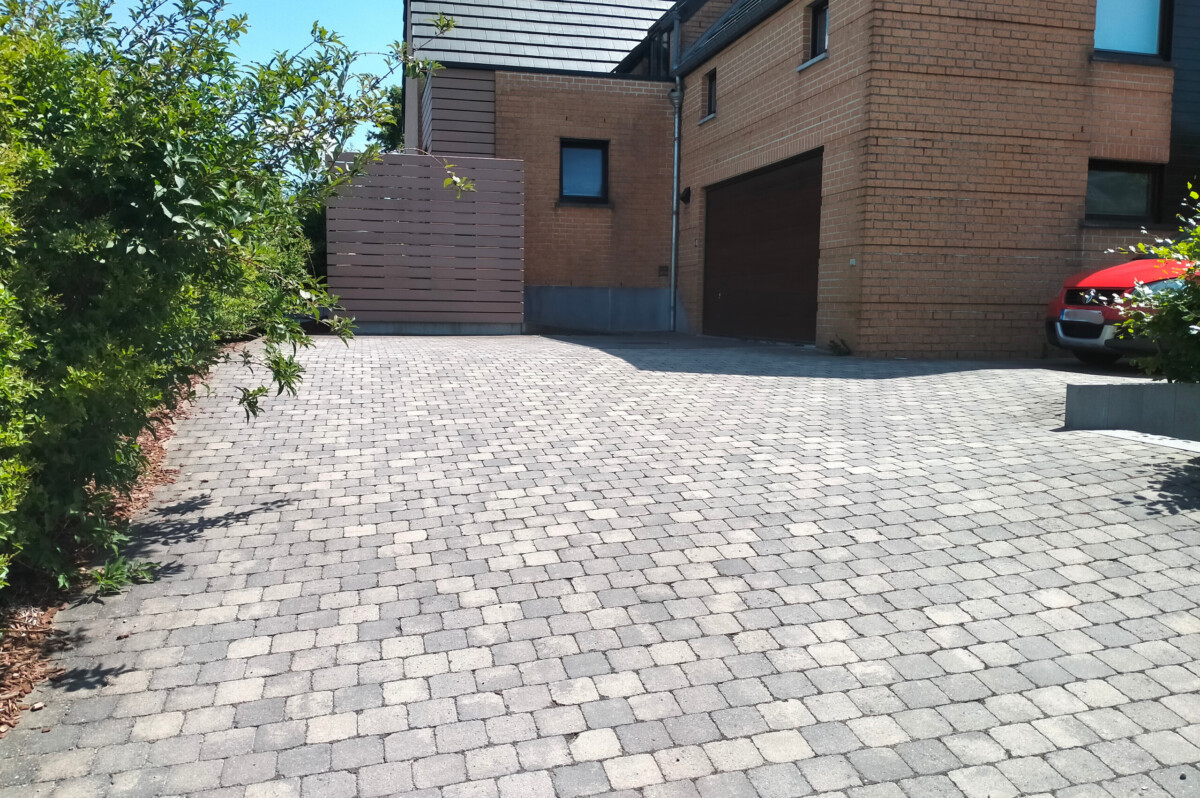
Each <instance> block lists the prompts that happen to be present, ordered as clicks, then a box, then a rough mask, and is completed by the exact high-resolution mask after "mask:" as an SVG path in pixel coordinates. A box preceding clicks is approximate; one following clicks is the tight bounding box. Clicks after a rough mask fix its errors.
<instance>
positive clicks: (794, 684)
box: [0, 338, 1200, 798]
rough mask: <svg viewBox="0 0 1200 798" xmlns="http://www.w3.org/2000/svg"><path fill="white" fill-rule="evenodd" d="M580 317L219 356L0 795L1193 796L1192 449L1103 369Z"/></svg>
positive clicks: (24, 732) (25, 729)
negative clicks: (1130, 426) (633, 328)
mask: <svg viewBox="0 0 1200 798" xmlns="http://www.w3.org/2000/svg"><path fill="white" fill-rule="evenodd" d="M584 343H590V344H595V343H596V342H584ZM601 343H603V345H604V346H605V347H606V348H607V351H604V350H602V349H599V348H596V347H595V346H593V345H581V344H580V343H572V342H563V341H554V340H548V339H542V338H507V339H424V340H422V339H383V338H374V339H363V340H359V341H358V342H356V343H354V344H353V345H352V346H351V347H350V348H348V349H347V348H345V347H343V346H342V345H341V344H339V343H337V342H335V341H331V340H322V341H320V342H319V345H318V346H317V348H316V349H315V350H314V351H312V352H311V353H309V354H308V355H307V356H306V361H307V364H308V369H309V371H308V377H307V380H306V383H305V388H304V391H303V393H302V394H301V396H300V397H299V398H295V399H290V398H286V397H285V398H284V399H281V400H277V401H275V402H274V403H273V405H272V407H271V409H270V412H269V413H268V414H267V415H265V416H264V417H263V418H262V419H261V420H259V421H258V422H256V423H254V424H251V425H247V424H246V423H244V422H243V420H242V419H241V418H240V417H239V415H238V413H237V411H236V408H234V407H233V406H232V404H231V403H230V402H229V401H228V399H227V398H226V397H227V396H228V395H229V393H230V392H231V390H232V386H233V385H235V384H237V379H236V378H237V374H236V373H235V371H233V370H230V369H226V370H222V371H221V372H220V373H219V374H218V375H217V378H216V380H215V385H216V387H217V389H218V391H219V393H221V394H223V396H219V397H212V398H208V399H205V400H204V401H203V402H202V403H201V407H200V409H199V411H198V412H197V413H196V414H195V415H194V416H193V417H192V418H191V419H189V420H188V421H186V422H185V423H184V424H183V426H182V430H181V432H180V434H179V436H178V437H177V438H176V440H175V442H174V447H173V448H174V451H173V455H172V458H173V462H174V464H175V465H177V466H179V467H180V468H181V469H182V473H181V474H180V477H179V480H178V483H177V484H175V485H173V486H170V487H168V488H165V489H163V490H162V491H161V492H160V494H159V495H158V497H157V499H156V504H155V507H154V508H153V511H152V512H151V513H148V514H147V516H146V518H145V521H146V522H147V528H146V529H145V530H144V533H143V536H142V538H141V541H142V544H141V545H142V546H143V547H144V548H145V549H146V551H147V552H149V553H150V554H151V555H152V556H155V557H157V558H159V559H160V560H162V561H164V562H169V563H173V564H174V565H173V567H172V568H171V569H170V570H171V573H170V574H169V575H168V576H166V577H165V578H164V579H162V580H161V581H159V582H157V583H155V584H152V585H144V586H139V587H135V588H133V589H132V590H130V591H129V592H128V593H127V594H126V595H124V596H123V597H120V598H118V599H114V600H109V601H106V602H104V603H103V604H85V605H82V606H79V607H76V608H74V609H71V610H69V611H67V612H64V613H63V614H62V615H60V618H62V619H63V623H64V625H65V628H66V629H68V630H69V631H70V632H71V633H72V634H73V635H74V636H76V637H77V644H76V647H75V649H74V651H73V653H72V654H71V656H70V657H69V658H68V659H65V660H64V663H63V664H64V665H65V666H66V667H67V668H68V669H69V672H68V674H67V676H66V678H64V679H63V680H61V681H60V682H59V683H58V684H57V685H56V686H54V687H52V688H50V689H46V690H42V691H40V695H39V698H40V699H41V700H44V701H45V702H46V703H47V708H46V709H45V710H43V711H42V712H40V713H37V714H35V715H29V716H28V717H27V719H26V721H25V722H24V723H23V724H22V725H21V726H20V727H19V728H18V729H17V730H15V731H14V732H13V733H12V734H11V735H10V736H9V737H8V738H7V739H5V740H3V741H0V795H3V796H5V797H6V798H8V797H10V796H21V797H22V798H32V797H33V796H41V795H48V794H53V795H55V796H59V795H64V796H65V795H82V796H96V795H159V794H192V793H202V794H205V795H212V796H246V797H247V798H251V797H253V796H276V795H297V794H299V795H303V796H316V797H318V798H327V797H332V796H348V795H363V796H375V795H411V796H428V797H429V798H433V796H444V797H445V798H458V797H459V796H462V797H463V798H467V797H468V796H497V795H498V796H503V798H544V797H545V796H552V795H558V796H583V795H595V794H601V793H606V792H609V791H614V793H619V794H621V795H628V796H635V795H644V796H650V797H651V798H658V797H659V796H662V797H663V798H666V797H668V796H680V797H683V796H696V795H701V796H706V797H707V798H737V797H738V796H747V795H760V796H800V795H804V794H807V793H810V792H811V793H829V794H838V793H840V794H841V795H845V796H847V798H893V797H894V798H902V796H909V797H910V798H938V797H940V796H950V795H959V794H965V795H967V796H970V797H971V798H985V797H986V798H1008V797H1009V796H1013V795H1017V794H1035V793H1054V794H1058V795H1064V796H1081V797H1082V796H1092V795H1096V796H1103V795H1106V794H1110V795H1115V796H1139V797H1144V798H1151V796H1162V795H1167V794H1170V795H1173V796H1180V797H1182V796H1197V795H1200V771H1198V770H1197V769H1196V767H1195V766H1194V765H1195V763H1196V762H1197V761H1200V693H1198V691H1200V662H1198V660H1200V612H1198V611H1197V603H1198V602H1200V569H1198V568H1197V565H1198V561H1200V533H1198V532H1197V521H1198V520H1200V512H1198V509H1200V488H1198V485H1200V479H1198V474H1200V465H1198V464H1197V463H1196V462H1192V461H1191V460H1190V458H1192V457H1193V455H1191V454H1188V453H1185V452H1178V451H1173V450H1170V449H1164V448H1160V447H1154V446H1150V445H1146V444H1141V443H1138V442H1135V441H1124V440H1118V439H1113V438H1106V437H1103V436H1099V435H1095V434H1091V433H1073V432H1062V431H1057V430H1056V428H1058V427H1059V426H1060V419H1061V409H1062V408H1061V401H1062V397H1063V393H1064V391H1063V386H1064V384H1065V383H1066V382H1068V381H1078V382H1105V381H1111V380H1112V379H1113V378H1111V377H1105V376H1103V375H1100V376H1096V375H1087V374H1078V373H1071V372H1069V371H1055V370H1050V369H1046V368H1041V367H1038V366H1036V365H1035V366H1029V367H1005V366H1002V365H996V364H991V365H989V364H953V363H915V362H899V361H892V362H874V361H866V360H859V359H843V358H833V357H826V356H822V355H818V354H815V353H811V352H809V353H806V352H802V351H799V350H796V349H793V348H787V347H729V346H697V345H695V342H690V345H687V346H674V347H667V346H662V345H651V344H647V345H638V344H637V342H620V341H609V342H601ZM1117 379H1122V378H1121V377H1119V376H1118V377H1117ZM43 727H45V728H48V729H49V731H46V732H45V733H43V732H42V728H43Z"/></svg>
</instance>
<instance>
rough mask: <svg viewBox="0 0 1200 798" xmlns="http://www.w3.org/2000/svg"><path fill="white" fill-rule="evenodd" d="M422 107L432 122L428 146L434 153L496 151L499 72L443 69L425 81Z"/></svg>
mask: <svg viewBox="0 0 1200 798" xmlns="http://www.w3.org/2000/svg"><path fill="white" fill-rule="evenodd" d="M426 92H427V96H428V101H427V102H426V104H425V108H423V109H422V114H423V120H422V121H423V122H424V123H425V124H427V125H428V126H429V137H428V139H427V140H426V144H425V149H426V150H428V151H429V152H431V153H433V154H435V155H476V156H481V157H488V158H490V157H493V156H495V154H496V74H495V73H494V72H490V71H486V70H478V69H443V70H439V71H438V72H436V73H434V75H433V78H431V79H430V80H429V82H428V83H427V85H426Z"/></svg>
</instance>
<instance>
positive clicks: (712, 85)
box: [704, 69, 717, 117]
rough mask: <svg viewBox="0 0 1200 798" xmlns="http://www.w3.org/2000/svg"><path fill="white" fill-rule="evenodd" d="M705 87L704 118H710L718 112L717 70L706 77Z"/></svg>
mask: <svg viewBox="0 0 1200 798" xmlns="http://www.w3.org/2000/svg"><path fill="white" fill-rule="evenodd" d="M704 86H705V103H704V106H705V107H704V116H705V117H710V116H712V115H713V114H715V113H716V112H717V70H715V69H714V70H712V71H711V72H709V73H708V74H707V75H705V76H704Z"/></svg>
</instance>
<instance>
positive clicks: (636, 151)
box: [496, 72, 674, 288]
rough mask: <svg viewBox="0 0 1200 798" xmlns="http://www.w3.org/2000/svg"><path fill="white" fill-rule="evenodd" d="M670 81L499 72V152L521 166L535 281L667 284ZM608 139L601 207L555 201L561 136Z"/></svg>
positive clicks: (530, 279)
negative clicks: (606, 187)
mask: <svg viewBox="0 0 1200 798" xmlns="http://www.w3.org/2000/svg"><path fill="white" fill-rule="evenodd" d="M669 88H670V84H667V83H663V82H660V81H645V80H630V79H621V78H596V77H586V76H573V75H547V74H534V73H527V72H497V73H496V156H497V157H498V158H519V159H521V160H523V161H524V162H525V281H526V283H527V284H529V285H561V286H612V287H636V288H662V287H666V286H667V285H668V281H667V278H666V276H665V275H661V276H660V271H663V270H665V269H666V267H667V266H668V265H669V263H670V259H671V212H670V205H671V146H672V139H673V132H672V125H673V120H674V113H673V111H672V108H671V103H670V101H669V100H668V99H667V91H668V89H669ZM562 138H580V139H602V140H606V141H608V142H609V152H608V156H609V197H610V200H611V202H610V203H609V204H608V205H606V206H603V207H579V206H571V205H564V204H561V203H559V201H558V199H559V140H560V139H562Z"/></svg>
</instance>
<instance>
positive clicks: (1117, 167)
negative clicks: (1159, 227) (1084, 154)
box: [1086, 161, 1162, 223]
mask: <svg viewBox="0 0 1200 798" xmlns="http://www.w3.org/2000/svg"><path fill="white" fill-rule="evenodd" d="M1161 174H1162V167H1160V166H1158V165H1156V164H1140V163H1122V162H1117V161H1092V162H1091V163H1090V164H1088V182H1087V203H1086V204H1087V217H1088V218H1089V219H1097V220H1107V221H1117V222H1136V223H1145V222H1153V221H1154V220H1155V217H1156V216H1157V215H1158V213H1157V212H1158V184H1159V179H1160V176H1161Z"/></svg>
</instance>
